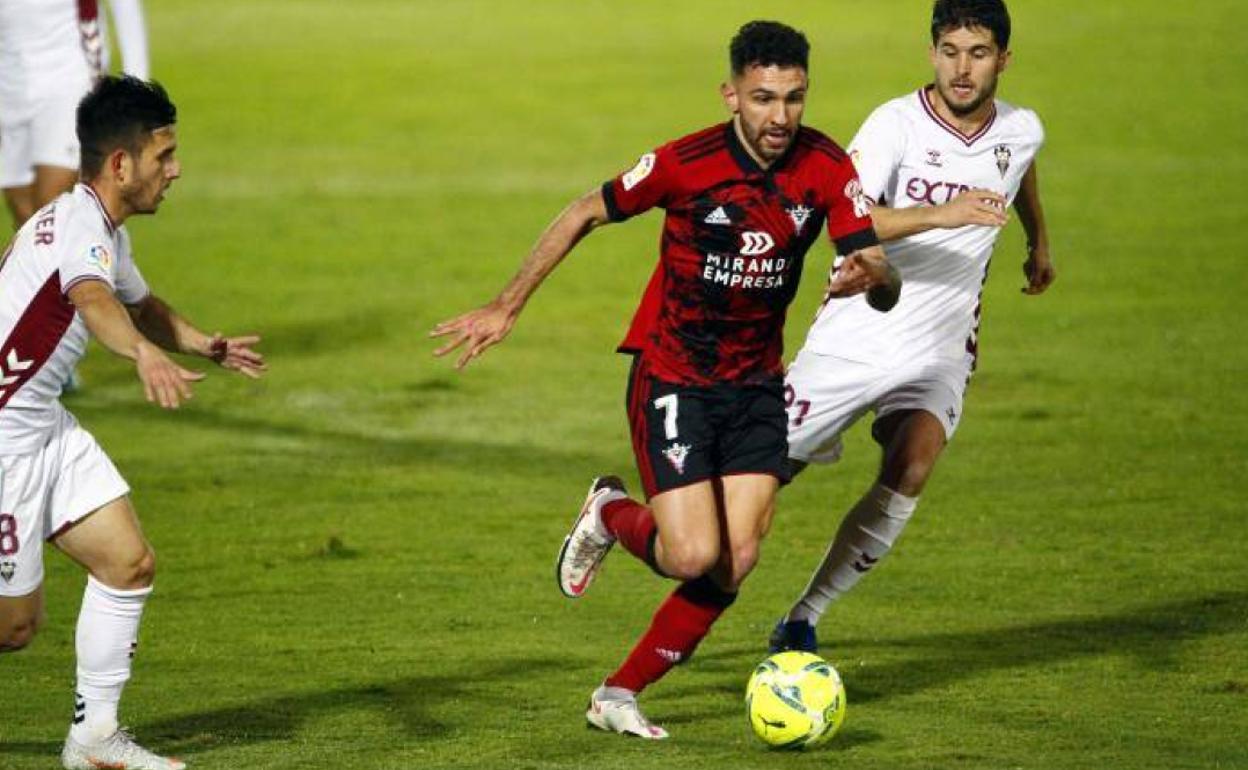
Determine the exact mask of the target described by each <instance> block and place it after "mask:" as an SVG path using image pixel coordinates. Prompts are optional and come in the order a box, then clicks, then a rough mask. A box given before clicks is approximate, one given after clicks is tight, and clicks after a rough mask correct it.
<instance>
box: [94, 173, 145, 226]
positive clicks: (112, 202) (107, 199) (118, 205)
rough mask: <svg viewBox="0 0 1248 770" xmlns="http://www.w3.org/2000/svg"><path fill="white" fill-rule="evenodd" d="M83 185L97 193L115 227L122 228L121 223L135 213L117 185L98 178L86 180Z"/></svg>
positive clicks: (96, 195)
mask: <svg viewBox="0 0 1248 770" xmlns="http://www.w3.org/2000/svg"><path fill="white" fill-rule="evenodd" d="M82 183H83V184H85V185H86V186H88V187H90V188H91V190H92V191H94V192H95V197H97V198H99V199H100V203H101V204H103V206H104V211H105V213H107V214H108V218H109V220H110V221H111V222H112V224H113V227H120V226H121V223H122V222H125V221H126V219H128V218H129V217H130V215H131V214H133V213H134V212H133V211H131V210H130V207H129V206H127V205H126V203H125V201H124V200H123V199H122V197H121V191H120V190H118V189H117V187H116V186H115V185H112V184H109V182H108V181H107V180H105V179H102V178H96V179H92V180H90V181H88V180H85V179H84V180H83V181H82Z"/></svg>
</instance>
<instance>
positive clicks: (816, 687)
mask: <svg viewBox="0 0 1248 770" xmlns="http://www.w3.org/2000/svg"><path fill="white" fill-rule="evenodd" d="M745 711H746V714H747V715H748V716H749V718H750V727H753V728H754V734H755V735H757V736H758V737H759V738H761V739H762V740H763V742H764V743H766V744H768V745H769V746H772V747H774V748H778V749H801V748H805V747H807V746H813V745H815V744H817V743H822V742H824V741H826V740H828V739H829V738H831V737H832V735H833V734H834V733H836V731H837V729H839V728H840V726H841V722H843V721H844V720H845V685H843V684H841V676H840V674H838V673H836V669H834V668H832V664H831V663H828V662H827V661H826V660H824V659H823V658H821V657H819V656H818V655H812V654H811V653H809V652H780V653H777V654H775V655H772V656H771V657H770V658H768V659H767V660H764V661H763V662H762V663H759V664H758V666H757V667H756V668H755V669H754V674H753V675H752V676H751V677H750V683H749V684H747V685H746V686H745Z"/></svg>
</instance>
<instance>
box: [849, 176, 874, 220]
mask: <svg viewBox="0 0 1248 770" xmlns="http://www.w3.org/2000/svg"><path fill="white" fill-rule="evenodd" d="M845 197H846V198H849V202H850V203H852V204H854V216H856V217H859V218H861V217H869V216H871V200H870V199H869V198H867V196H866V194H865V193H864V192H863V191H862V182H859V181H858V180H857V179H856V178H855V179H851V180H849V182H847V183H846V185H845Z"/></svg>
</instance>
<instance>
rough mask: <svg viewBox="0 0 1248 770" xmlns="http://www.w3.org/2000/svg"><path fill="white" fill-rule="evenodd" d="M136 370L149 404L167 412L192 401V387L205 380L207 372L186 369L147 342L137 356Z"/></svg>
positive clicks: (137, 352) (140, 347) (141, 346)
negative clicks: (158, 406) (193, 383)
mask: <svg viewBox="0 0 1248 770" xmlns="http://www.w3.org/2000/svg"><path fill="white" fill-rule="evenodd" d="M134 366H135V369H137V370H138V373H139V380H140V381H141V382H142V383H143V394H144V395H146V396H147V400H148V401H150V402H152V403H156V404H159V405H160V406H161V407H163V408H165V409H177V408H178V405H179V404H180V403H182V402H183V401H187V400H189V399H190V398H191V395H192V394H191V383H192V382H198V381H199V380H202V379H204V373H203V372H192V371H191V370H189V369H183V368H182V367H180V366H178V365H177V364H175V363H174V362H173V361H172V360H170V359H169V356H167V355H165V353H164V351H162V350H161V349H160V348H158V347H156V346H155V345H153V344H151V343H148V342H144V343H141V344H140V345H139V347H138V350H137V351H136V352H135V357H134Z"/></svg>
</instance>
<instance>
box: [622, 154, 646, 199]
mask: <svg viewBox="0 0 1248 770" xmlns="http://www.w3.org/2000/svg"><path fill="white" fill-rule="evenodd" d="M651 171H654V153H652V152H648V153H646V154H645V155H642V156H641V157H640V158H638V159H637V165H636V166H633V168H632V169H631V170H630V171H629V172H628V173H627V174H625V175H624V177H623V178H622V179H621V180H620V181H621V182H623V184H624V191H625V192H627V191H629V190H631V189H633V188H634V187H636V186H637V185H639V184H641V180H643V179H645V178H646V177H648V176H650V172H651Z"/></svg>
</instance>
